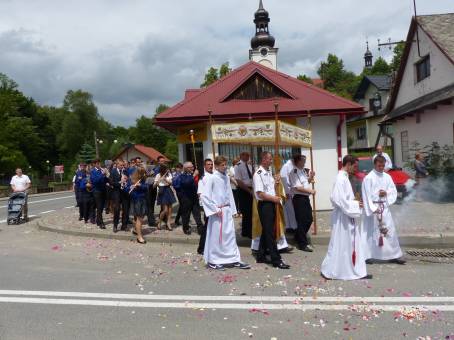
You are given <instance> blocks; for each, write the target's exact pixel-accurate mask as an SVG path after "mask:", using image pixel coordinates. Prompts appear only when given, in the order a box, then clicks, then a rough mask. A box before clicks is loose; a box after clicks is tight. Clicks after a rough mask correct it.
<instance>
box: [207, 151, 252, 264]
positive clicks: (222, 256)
mask: <svg viewBox="0 0 454 340" xmlns="http://www.w3.org/2000/svg"><path fill="white" fill-rule="evenodd" d="M214 165H215V168H216V171H215V172H214V173H213V175H212V176H209V177H208V178H207V179H206V182H204V185H203V189H202V193H201V195H200V199H201V201H202V206H203V209H204V211H205V215H206V216H208V226H207V235H206V241H205V249H204V251H203V258H204V260H205V262H206V264H207V265H208V267H209V268H212V269H217V270H224V269H225V268H226V267H235V268H239V269H249V268H250V266H249V265H248V264H246V263H242V262H241V256H240V251H239V249H238V245H237V243H236V235H235V225H234V221H233V215H235V214H236V207H235V200H234V198H233V193H232V187H231V185H230V179H229V177H228V176H227V172H226V170H227V159H226V158H225V157H222V156H218V157H216V159H215V161H214Z"/></svg>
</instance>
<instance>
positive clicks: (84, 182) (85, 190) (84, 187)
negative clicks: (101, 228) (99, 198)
mask: <svg viewBox="0 0 454 340" xmlns="http://www.w3.org/2000/svg"><path fill="white" fill-rule="evenodd" d="M81 174H82V176H81V178H80V179H79V181H78V186H79V187H78V189H79V193H80V202H81V203H80V206H81V209H82V212H81V213H82V218H83V220H84V221H85V223H88V219H90V222H91V223H92V224H94V223H95V220H94V218H93V206H94V202H93V191H92V189H93V188H92V186H91V182H90V174H89V172H88V170H85V169H84V170H81Z"/></svg>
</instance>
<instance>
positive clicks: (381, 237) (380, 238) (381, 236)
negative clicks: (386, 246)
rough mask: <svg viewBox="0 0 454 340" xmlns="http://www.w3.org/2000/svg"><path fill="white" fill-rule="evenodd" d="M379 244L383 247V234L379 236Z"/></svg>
mask: <svg viewBox="0 0 454 340" xmlns="http://www.w3.org/2000/svg"><path fill="white" fill-rule="evenodd" d="M378 246H379V247H383V235H380V237H379V238H378Z"/></svg>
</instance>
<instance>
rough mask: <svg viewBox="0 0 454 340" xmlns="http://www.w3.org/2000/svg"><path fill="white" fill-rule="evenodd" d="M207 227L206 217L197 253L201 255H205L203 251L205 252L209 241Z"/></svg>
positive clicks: (201, 229)
mask: <svg viewBox="0 0 454 340" xmlns="http://www.w3.org/2000/svg"><path fill="white" fill-rule="evenodd" d="M207 227H208V217H206V216H205V223H204V224H203V226H202V228H200V240H199V247H198V248H197V252H198V253H199V254H203V251H204V250H205V241H206V239H207Z"/></svg>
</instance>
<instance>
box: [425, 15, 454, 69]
mask: <svg viewBox="0 0 454 340" xmlns="http://www.w3.org/2000/svg"><path fill="white" fill-rule="evenodd" d="M417 18H418V23H419V24H420V26H421V28H422V29H423V30H424V31H425V32H426V33H427V34H428V35H429V36H430V37H431V39H432V40H433V41H434V42H435V43H436V44H437V45H438V46H439V47H440V49H441V50H442V51H443V52H444V53H445V54H446V55H447V57H448V58H449V59H450V60H451V62H453V63H454V13H446V14H435V15H421V16H418V17H417Z"/></svg>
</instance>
